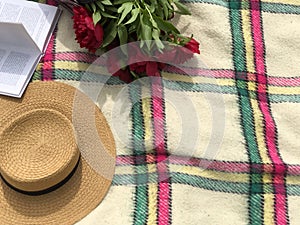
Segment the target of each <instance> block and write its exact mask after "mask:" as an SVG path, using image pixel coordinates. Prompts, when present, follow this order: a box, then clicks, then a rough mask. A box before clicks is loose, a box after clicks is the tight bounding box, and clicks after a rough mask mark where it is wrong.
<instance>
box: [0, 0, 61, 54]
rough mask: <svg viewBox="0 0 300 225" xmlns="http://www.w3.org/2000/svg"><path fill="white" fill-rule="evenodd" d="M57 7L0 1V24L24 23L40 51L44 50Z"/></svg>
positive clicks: (21, 1) (15, 0)
mask: <svg viewBox="0 0 300 225" xmlns="http://www.w3.org/2000/svg"><path fill="white" fill-rule="evenodd" d="M56 17H57V7H54V6H50V5H46V4H39V3H36V2H30V1H25V0H14V1H11V0H0V22H12V23H22V24H23V25H24V27H25V28H26V30H27V32H28V34H29V35H30V36H31V37H32V39H33V40H34V41H35V43H36V44H37V46H38V47H39V49H40V50H41V51H42V50H43V49H44V45H45V42H46V41H47V37H48V34H49V31H50V30H51V27H52V26H51V25H52V24H53V21H54V20H55V19H56Z"/></svg>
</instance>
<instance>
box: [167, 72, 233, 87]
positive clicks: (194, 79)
mask: <svg viewBox="0 0 300 225" xmlns="http://www.w3.org/2000/svg"><path fill="white" fill-rule="evenodd" d="M162 76H163V78H164V79H166V80H172V81H180V82H187V83H193V84H197V83H201V84H216V85H220V86H225V85H226V86H235V81H234V80H233V79H228V78H218V79H216V78H213V77H201V76H195V77H191V76H186V75H180V74H174V73H167V72H163V73H162Z"/></svg>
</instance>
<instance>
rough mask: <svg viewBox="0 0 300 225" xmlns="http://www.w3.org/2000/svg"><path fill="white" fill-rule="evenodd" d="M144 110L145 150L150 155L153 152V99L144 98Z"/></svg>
mask: <svg viewBox="0 0 300 225" xmlns="http://www.w3.org/2000/svg"><path fill="white" fill-rule="evenodd" d="M146 96H149V94H147V95H146ZM142 108H143V116H144V132H145V149H146V152H147V153H150V151H152V150H153V145H152V144H153V142H152V140H153V138H152V137H153V134H152V120H151V98H143V100H142Z"/></svg>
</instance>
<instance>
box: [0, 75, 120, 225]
mask: <svg viewBox="0 0 300 225" xmlns="http://www.w3.org/2000/svg"><path fill="white" fill-rule="evenodd" d="M75 104H76V105H77V106H76V107H77V114H76V118H74V105H75ZM91 108H92V109H93V110H92V113H91V111H90V109H91ZM80 110H82V112H80ZM87 110H89V112H87ZM78 112H79V113H78ZM87 115H92V116H93V117H92V119H91V118H87V117H88V116H87ZM74 121H75V122H76V124H74ZM89 121H92V122H93V124H92V123H90V122H89ZM93 126H94V127H93ZM92 133H96V137H97V138H98V139H99V140H101V141H100V142H101V143H102V147H103V148H102V149H101V150H99V151H98V153H100V155H98V156H97V152H96V151H95V149H96V147H95V146H94V147H95V148H94V149H91V155H92V157H90V158H93V159H95V158H97V157H98V158H99V160H98V161H97V160H96V159H95V160H94V162H92V163H91V164H90V163H89V162H88V160H87V158H89V157H88V155H89V151H88V149H87V148H93V144H92V145H90V143H93V140H91V138H90V137H91V136H93V135H94V134H92ZM85 138H86V140H88V142H89V143H87V141H84V140H85ZM93 138H94V139H95V137H93ZM97 138H96V139H97ZM99 140H98V142H99ZM96 141H97V140H96ZM78 143H79V144H78ZM80 145H81V146H82V147H83V149H84V146H85V147H86V148H85V152H84V153H82V152H81V147H80ZM91 146H92V147H91ZM83 155H84V156H83ZM86 157H87V158H86ZM115 157H116V152H115V144H114V139H113V136H112V133H111V131H110V128H109V126H108V124H107V122H106V120H105V118H104V116H103V115H102V113H101V111H100V110H99V109H98V108H97V107H96V106H95V105H94V104H93V102H92V101H91V100H90V99H89V98H88V97H86V96H85V95H84V94H82V93H81V92H79V91H76V89H75V88H73V87H71V86H69V85H66V84H63V83H59V82H53V81H51V82H34V83H31V84H30V85H29V86H28V88H27V90H26V92H25V94H24V96H23V97H22V98H21V99H16V98H10V97H5V96H1V97H0V173H1V178H0V224H5V225H8V224H14V225H15V224H18V225H19V224H30V225H32V224H36V225H37V224H39V225H40V224H47V225H48V224H55V225H57V224H74V223H75V222H77V221H79V220H80V219H82V218H83V217H84V216H86V215H87V214H88V213H90V212H91V211H92V210H93V209H94V208H95V207H96V206H97V205H98V204H99V203H100V202H101V201H102V200H103V198H104V196H105V194H106V193H107V191H108V189H109V186H110V184H111V180H112V177H113V174H114V168H115ZM95 162H96V163H95ZM93 163H94V165H96V164H97V163H98V164H97V165H98V168H96V169H94V167H92V166H91V165H92V164H93ZM97 170H98V171H97ZM99 171H100V172H99ZM101 171H103V173H101Z"/></svg>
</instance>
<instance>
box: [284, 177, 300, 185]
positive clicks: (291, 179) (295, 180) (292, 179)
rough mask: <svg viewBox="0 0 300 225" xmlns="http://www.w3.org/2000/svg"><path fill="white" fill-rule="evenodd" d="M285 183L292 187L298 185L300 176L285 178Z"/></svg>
mask: <svg viewBox="0 0 300 225" xmlns="http://www.w3.org/2000/svg"><path fill="white" fill-rule="evenodd" d="M286 183H287V184H292V185H300V176H290V175H289V176H287V177H286Z"/></svg>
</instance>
